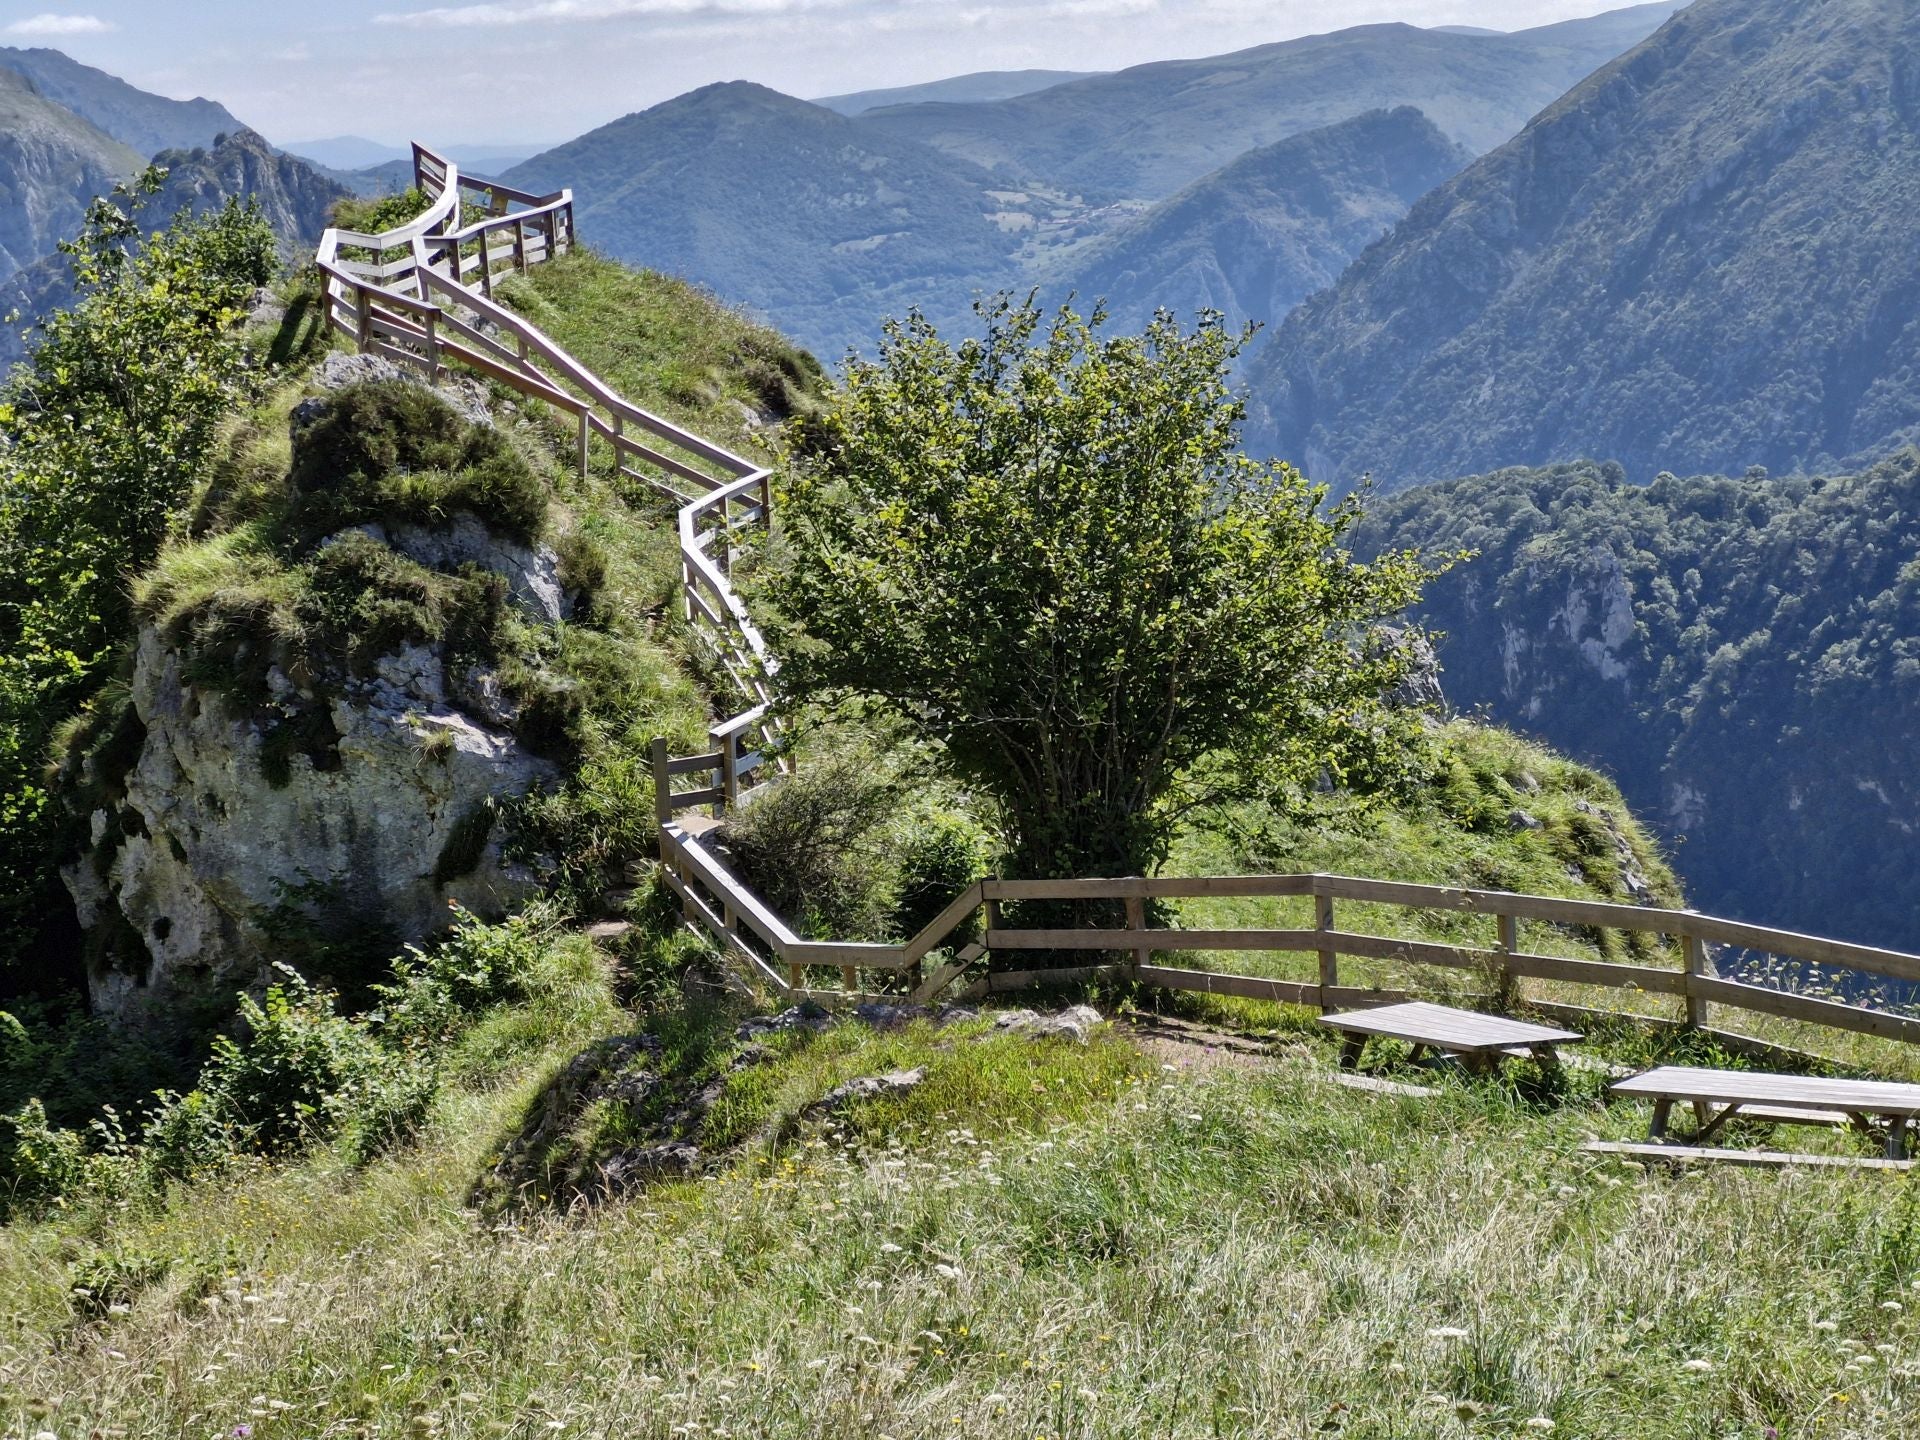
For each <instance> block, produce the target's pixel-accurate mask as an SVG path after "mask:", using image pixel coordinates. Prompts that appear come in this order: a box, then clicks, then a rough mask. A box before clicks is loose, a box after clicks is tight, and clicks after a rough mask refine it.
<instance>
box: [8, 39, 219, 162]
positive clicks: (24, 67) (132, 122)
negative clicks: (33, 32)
mask: <svg viewBox="0 0 1920 1440" xmlns="http://www.w3.org/2000/svg"><path fill="white" fill-rule="evenodd" d="M0 69H6V70H12V71H14V72H15V73H16V74H19V75H24V76H25V77H26V78H27V79H29V80H31V81H32V82H33V84H34V88H35V89H37V90H38V91H39V92H40V93H41V94H42V95H45V96H46V97H47V98H48V99H49V100H52V101H53V102H55V103H56V104H58V105H64V106H65V107H66V108H67V109H69V110H71V111H72V112H73V113H74V114H76V115H79V116H81V117H82V118H84V119H87V120H90V121H92V122H93V123H94V124H95V125H97V126H99V127H100V128H101V129H102V130H104V131H106V132H107V134H109V135H111V136H113V138H114V139H116V140H118V141H119V142H120V143H121V144H123V145H128V146H131V147H132V148H133V149H135V150H138V151H139V152H140V153H141V155H143V156H148V155H155V154H158V153H159V152H160V151H162V150H178V149H192V148H193V147H194V146H197V145H198V146H204V145H211V144H213V143H214V141H215V139H216V138H217V137H219V136H221V135H226V134H230V133H231V132H233V131H235V130H238V129H240V128H241V125H240V122H239V121H238V120H236V119H234V118H233V115H232V113H231V112H229V111H228V109H227V107H226V106H224V105H218V104H215V103H214V102H213V101H211V100H197V99H196V100H169V99H167V98H166V97H165V96H163V95H151V94H148V93H147V92H146V91H145V90H139V89H136V88H135V87H133V86H132V85H129V84H128V83H127V82H126V81H124V80H121V79H119V78H117V77H116V76H112V75H109V74H107V72H106V71H104V70H96V69H94V68H93V67H92V66H91V65H82V64H81V63H80V62H79V61H78V60H73V59H70V58H69V57H67V56H66V55H63V54H61V53H60V52H59V51H58V50H15V49H9V48H6V47H4V46H0Z"/></svg>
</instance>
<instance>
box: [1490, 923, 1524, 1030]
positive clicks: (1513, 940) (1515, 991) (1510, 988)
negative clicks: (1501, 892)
mask: <svg viewBox="0 0 1920 1440" xmlns="http://www.w3.org/2000/svg"><path fill="white" fill-rule="evenodd" d="M1495 918H1496V919H1497V920H1498V921H1499V922H1500V939H1499V942H1498V944H1497V945H1496V946H1495V947H1494V948H1495V949H1497V950H1498V951H1499V952H1500V954H1501V956H1502V957H1503V958H1504V961H1505V962H1507V963H1503V964H1502V965H1501V966H1500V973H1499V975H1498V976H1497V977H1496V980H1495V983H1496V984H1497V985H1498V986H1499V987H1500V1008H1501V1009H1503V1010H1511V1009H1512V1008H1513V1007H1514V1005H1515V1004H1516V1003H1517V1002H1518V1001H1519V999H1520V977H1519V976H1517V975H1515V974H1514V973H1513V965H1512V964H1511V963H1510V962H1511V961H1512V959H1513V957H1514V956H1515V955H1517V954H1519V953H1520V920H1519V917H1518V916H1515V915H1499V916H1496V917H1495Z"/></svg>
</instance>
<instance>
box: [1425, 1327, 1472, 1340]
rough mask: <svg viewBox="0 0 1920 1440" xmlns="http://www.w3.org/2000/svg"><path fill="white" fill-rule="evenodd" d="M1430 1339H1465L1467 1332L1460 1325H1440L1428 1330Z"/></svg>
mask: <svg viewBox="0 0 1920 1440" xmlns="http://www.w3.org/2000/svg"><path fill="white" fill-rule="evenodd" d="M1427 1338H1428V1339H1429V1340H1464V1339H1466V1338H1467V1332H1466V1331H1464V1330H1462V1329H1461V1328H1460V1327H1459V1326H1458V1325H1438V1326H1435V1327H1434V1328H1433V1329H1431V1330H1429V1331H1427Z"/></svg>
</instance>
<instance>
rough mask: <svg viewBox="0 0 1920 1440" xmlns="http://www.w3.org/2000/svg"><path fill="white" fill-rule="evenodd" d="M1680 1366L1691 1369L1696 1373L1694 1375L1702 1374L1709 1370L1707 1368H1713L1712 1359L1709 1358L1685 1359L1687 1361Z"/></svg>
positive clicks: (1683, 1368)
mask: <svg viewBox="0 0 1920 1440" xmlns="http://www.w3.org/2000/svg"><path fill="white" fill-rule="evenodd" d="M1680 1368H1681V1369H1682V1370H1691V1371H1693V1372H1694V1374H1696V1375H1704V1374H1706V1373H1707V1371H1709V1370H1711V1369H1713V1361H1711V1360H1689V1361H1687V1363H1686V1364H1684V1365H1682V1366H1681V1367H1680Z"/></svg>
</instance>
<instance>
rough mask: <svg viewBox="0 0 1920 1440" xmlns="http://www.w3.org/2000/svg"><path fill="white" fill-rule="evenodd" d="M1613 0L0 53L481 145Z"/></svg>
mask: <svg viewBox="0 0 1920 1440" xmlns="http://www.w3.org/2000/svg"><path fill="white" fill-rule="evenodd" d="M1621 3H1626V0H1614V4H1611V5H1610V4H1609V3H1607V0H958V3H949V0H79V3H75V4H61V3H57V0H0V45H17V46H29V45H41V46H49V47H52V48H54V49H58V50H63V51H65V52H66V53H67V54H69V55H71V56H73V57H74V58H75V59H76V60H80V61H82V62H84V63H86V64H88V65H96V66H98V67H99V68H101V69H103V70H107V71H110V72H111V73H113V74H115V75H118V76H120V77H121V78H122V79H125V80H128V81H130V82H132V83H133V84H135V85H138V86H139V87H140V88H142V89H144V90H152V91H155V92H157V93H159V94H162V95H170V96H174V97H175V98H180V99H186V98H190V97H192V96H195V95H205V96H207V97H208V98H210V99H214V100H218V101H220V102H221V103H222V104H224V105H225V106H226V107H227V108H228V109H229V110H231V111H232V112H233V113H234V114H235V115H236V116H237V117H239V119H241V120H242V121H244V122H245V123H246V124H248V125H251V126H252V127H253V128H254V129H256V130H258V131H260V132H261V133H262V134H263V135H265V136H266V137H267V138H268V139H269V140H271V141H273V142H275V143H276V144H280V145H287V144H291V143H294V142H297V141H301V140H312V139H322V138H326V137H330V136H335V135H348V134H351V135H364V136H367V137H370V138H372V139H375V140H379V141H382V142H385V143H389V144H402V143H404V142H406V141H407V140H410V139H418V140H421V141H424V142H426V143H429V144H439V145H446V146H461V147H471V146H475V145H484V144H487V143H503V144H504V143H512V144H522V145H535V144H543V143H549V142H556V141H560V140H566V139H570V138H572V137H573V136H575V135H578V134H581V133H583V132H585V131H587V130H590V129H592V128H593V127H595V126H597V125H601V124H604V123H606V122H607V121H609V120H613V119H617V118H618V117H619V116H621V115H625V114H628V113H630V112H632V111H635V110H643V109H645V108H647V107H648V106H650V105H654V104H657V103H659V102H660V101H662V100H666V99H670V98H671V97H673V96H675V95H679V94H682V93H684V92H685V91H688V90H692V89H695V88H697V87H698V86H701V85H706V84H710V83H712V82H714V81H717V80H754V81H758V82H759V83H761V84H763V85H770V86H772V87H773V88H774V89H776V90H783V91H785V92H787V93H788V94H790V95H799V96H802V97H806V98H813V97H816V96H821V95H831V94H839V93H843V92H846V91H852V90H867V89H876V88H880V87H883V86H892V85H906V84H915V83H918V82H921V81H926V80H937V79H941V78H943V77H946V76H949V75H959V74H964V73H966V72H969V71H974V70H1013V69H1027V68H1045V69H1058V70H1112V69H1118V68H1120V67H1122V66H1126V65H1135V64H1140V63H1142V62H1144V61H1148V60H1167V59H1174V58H1178V57H1183V56H1195V55H1217V54H1221V53H1223V52H1226V51H1230V50H1238V49H1243V48H1245V47H1247V46H1250V45H1261V44H1267V43H1269V42H1272V41H1276V40H1287V39H1292V38H1294V37H1296V36H1300V35H1311V34H1316V33H1319V32H1323V31H1327V30H1337V29H1342V28H1344V27H1346V26H1349V25H1360V24H1369V23H1374V22H1378V21H1389V20H1401V21H1406V22H1408V23H1410V24H1414V25H1480V26H1485V27H1487V28H1489V29H1497V30H1513V29H1521V28H1525V27H1526V26H1529V25H1544V24H1549V23H1551V22H1553V21H1556V20H1566V19H1571V18H1574V17H1576V16H1580V15H1590V14H1595V13H1598V12H1599V11H1601V10H1605V9H1610V8H1615V7H1616V6H1617V5H1618V4H1621ZM468 153H473V152H472V151H471V150H469V151H468Z"/></svg>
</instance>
